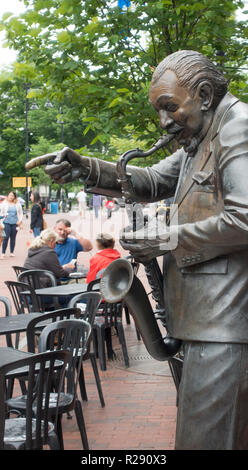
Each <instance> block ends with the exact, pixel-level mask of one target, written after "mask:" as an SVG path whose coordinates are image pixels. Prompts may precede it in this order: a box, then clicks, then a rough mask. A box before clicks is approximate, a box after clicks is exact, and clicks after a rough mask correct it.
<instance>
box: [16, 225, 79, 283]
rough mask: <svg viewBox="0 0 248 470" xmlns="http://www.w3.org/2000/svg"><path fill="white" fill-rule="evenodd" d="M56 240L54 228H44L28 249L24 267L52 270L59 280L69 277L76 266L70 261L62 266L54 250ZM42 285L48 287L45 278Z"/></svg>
mask: <svg viewBox="0 0 248 470" xmlns="http://www.w3.org/2000/svg"><path fill="white" fill-rule="evenodd" d="M56 241H57V234H56V233H55V232H54V231H53V230H51V229H49V228H48V229H46V230H43V231H42V232H41V234H40V235H39V236H38V237H36V238H35V239H34V240H33V241H32V243H31V245H30V248H29V250H28V256H27V258H26V260H25V262H24V268H26V269H45V270H47V271H51V272H52V273H53V274H54V276H55V277H56V279H57V281H59V279H60V278H61V277H68V276H69V273H70V272H71V270H72V268H74V266H73V265H72V264H70V263H68V264H64V265H63V266H61V264H60V262H59V260H58V256H57V254H56V252H55V250H54V248H55V245H56ZM46 281H47V280H46ZM58 283H59V282H58ZM42 287H48V285H47V282H45V279H44V286H42Z"/></svg>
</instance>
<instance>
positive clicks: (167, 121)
mask: <svg viewBox="0 0 248 470" xmlns="http://www.w3.org/2000/svg"><path fill="white" fill-rule="evenodd" d="M159 122H160V127H161V128H162V129H167V127H169V126H170V125H171V124H172V123H173V119H171V118H170V117H169V116H168V114H167V112H166V111H165V110H164V109H161V110H160V111H159Z"/></svg>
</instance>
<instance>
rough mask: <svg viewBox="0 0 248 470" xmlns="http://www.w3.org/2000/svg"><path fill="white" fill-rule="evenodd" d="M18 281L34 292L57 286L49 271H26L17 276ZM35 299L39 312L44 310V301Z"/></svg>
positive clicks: (39, 298)
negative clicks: (28, 286)
mask: <svg viewBox="0 0 248 470" xmlns="http://www.w3.org/2000/svg"><path fill="white" fill-rule="evenodd" d="M18 280H19V281H21V282H26V283H27V284H29V285H30V286H32V287H33V289H34V290H35V289H42V288H43V287H53V286H56V285H57V281H56V277H55V276H54V274H53V273H52V272H51V271H47V270H45V269H28V270H26V271H24V272H21V273H20V274H19V275H18ZM37 298H38V302H39V307H40V310H45V309H46V307H47V304H46V302H45V299H44V298H43V297H42V296H37ZM53 300H55V299H53ZM57 305H58V304H57Z"/></svg>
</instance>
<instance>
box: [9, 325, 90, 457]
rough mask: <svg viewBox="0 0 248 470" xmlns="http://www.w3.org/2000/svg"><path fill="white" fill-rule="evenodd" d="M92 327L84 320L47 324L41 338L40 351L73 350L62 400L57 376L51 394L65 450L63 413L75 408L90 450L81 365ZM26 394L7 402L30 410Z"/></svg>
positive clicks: (53, 415) (79, 425)
mask: <svg viewBox="0 0 248 470" xmlns="http://www.w3.org/2000/svg"><path fill="white" fill-rule="evenodd" d="M90 333H91V326H90V324H89V323H87V322H86V321H84V320H75V319H74V320H60V321H58V322H53V323H51V324H50V325H47V326H46V327H45V328H44V330H43V331H42V333H41V336H40V340H39V353H41V352H44V351H48V350H50V351H53V350H56V351H59V350H68V351H69V361H68V364H67V368H66V373H65V378H64V383H63V389H62V392H61V393H60V397H59V401H58V403H57V399H58V388H57V378H56V374H55V375H54V380H53V381H52V382H51V384H50V385H51V388H52V389H53V393H51V394H50V402H49V415H50V416H51V417H53V418H54V419H55V417H56V416H57V434H58V438H59V443H60V449H61V450H63V449H64V443H63V433H62V425H61V420H62V415H63V414H64V413H68V412H69V411H71V410H74V411H75V415H76V419H77V424H78V427H79V431H80V435H81V438H82V443H83V447H84V449H89V445H88V439H87V434H86V428H85V423H84V417H83V411H82V406H81V403H80V401H79V400H78V398H77V384H78V377H79V372H80V367H81V361H82V356H83V354H84V352H85V351H86V349H87V345H88V340H89V336H90ZM80 349H81V351H82V354H81V361H78V352H79V350H80ZM25 404H26V396H23V395H22V396H20V397H16V398H12V399H10V400H8V401H7V406H8V408H9V409H15V410H18V411H20V412H25V410H26V406H25Z"/></svg>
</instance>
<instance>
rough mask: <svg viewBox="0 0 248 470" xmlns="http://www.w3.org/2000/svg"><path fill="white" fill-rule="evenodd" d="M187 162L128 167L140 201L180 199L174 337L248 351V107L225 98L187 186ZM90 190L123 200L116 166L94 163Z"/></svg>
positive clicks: (169, 260)
mask: <svg viewBox="0 0 248 470" xmlns="http://www.w3.org/2000/svg"><path fill="white" fill-rule="evenodd" d="M186 159H187V154H186V153H185V152H184V150H183V149H180V150H178V151H177V152H175V153H174V154H173V155H171V156H170V157H168V158H166V159H165V160H162V161H161V162H159V163H158V164H156V165H154V166H153V167H151V168H145V169H142V168H136V167H132V166H129V167H128V169H129V171H130V173H131V175H132V182H133V185H134V187H135V190H136V194H137V200H138V201H145V202H151V201H157V200H161V199H166V198H168V197H170V196H172V195H174V194H175V195H176V199H175V203H177V204H178V225H177V226H175V227H174V228H172V230H177V231H178V246H177V247H176V249H175V250H173V251H171V252H170V253H168V254H166V255H165V257H164V290H165V303H166V311H167V320H168V331H169V333H170V334H171V335H172V336H174V337H175V338H181V339H183V340H190V341H192V340H193V341H213V342H215V341H216V342H234V343H248V105H247V104H244V103H241V102H240V101H239V100H238V99H237V98H235V97H234V96H232V95H231V94H230V93H227V94H226V95H225V97H224V98H223V99H222V101H221V102H220V104H219V106H218V108H217V109H216V112H215V116H214V119H213V122H212V125H211V127H210V129H209V131H208V133H207V135H206V136H205V138H204V140H203V141H202V142H201V144H200V146H199V148H198V150H197V153H196V155H195V156H194V157H193V162H192V165H191V169H190V171H189V173H188V174H187V177H186V179H185V181H184V182H183V183H182V181H183V178H182V175H183V173H184V165H185V161H186ZM92 183H93V184H94V186H93V185H92ZM88 185H89V188H88V189H89V190H90V191H92V192H100V193H101V194H111V195H112V196H115V195H116V196H120V186H119V183H118V175H117V174H116V169H115V165H114V164H106V162H101V161H98V162H96V161H94V162H92V169H91V174H90V175H89V178H88ZM109 188H111V189H109ZM172 223H173V221H172Z"/></svg>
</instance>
